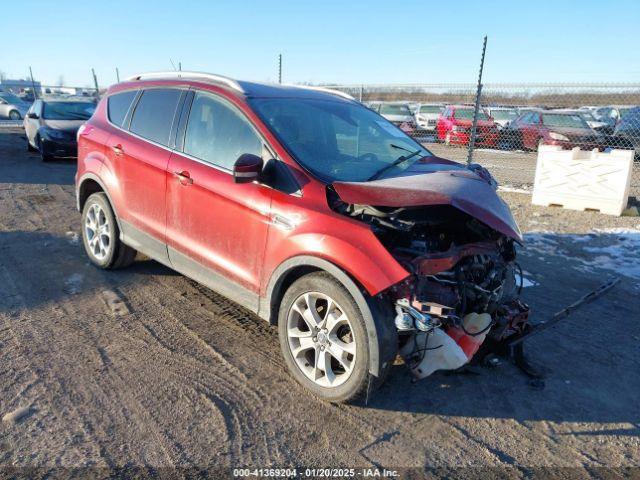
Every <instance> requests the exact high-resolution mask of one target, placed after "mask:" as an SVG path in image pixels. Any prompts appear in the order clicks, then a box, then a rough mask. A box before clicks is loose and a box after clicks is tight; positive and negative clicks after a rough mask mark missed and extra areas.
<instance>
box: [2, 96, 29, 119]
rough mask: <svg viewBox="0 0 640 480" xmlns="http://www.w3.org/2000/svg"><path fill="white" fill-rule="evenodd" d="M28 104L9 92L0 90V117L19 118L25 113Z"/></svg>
mask: <svg viewBox="0 0 640 480" xmlns="http://www.w3.org/2000/svg"><path fill="white" fill-rule="evenodd" d="M27 110H29V104H28V103H26V102H24V101H23V100H22V99H21V98H20V97H18V96H17V95H14V94H13V93H10V92H4V91H2V92H0V118H8V119H10V120H21V119H23V118H24V116H25V115H26V114H27Z"/></svg>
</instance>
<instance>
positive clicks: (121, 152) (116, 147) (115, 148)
mask: <svg viewBox="0 0 640 480" xmlns="http://www.w3.org/2000/svg"><path fill="white" fill-rule="evenodd" d="M111 150H113V153H115V154H116V155H117V156H118V157H119V156H121V155H124V149H123V148H122V145H120V144H117V145H112V146H111Z"/></svg>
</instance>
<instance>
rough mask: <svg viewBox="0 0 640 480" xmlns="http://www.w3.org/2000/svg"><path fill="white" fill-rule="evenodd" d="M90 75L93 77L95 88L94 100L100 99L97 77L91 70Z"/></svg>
mask: <svg viewBox="0 0 640 480" xmlns="http://www.w3.org/2000/svg"><path fill="white" fill-rule="evenodd" d="M91 75H93V84H94V85H95V87H96V98H99V97H100V89H99V88H98V77H96V71H95V70H94V69H93V68H92V69H91Z"/></svg>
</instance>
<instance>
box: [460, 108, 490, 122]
mask: <svg viewBox="0 0 640 480" xmlns="http://www.w3.org/2000/svg"><path fill="white" fill-rule="evenodd" d="M454 117H455V118H458V119H461V120H473V108H456V112H455V115H454ZM488 119H489V117H487V114H486V113H484V111H482V110H478V120H488Z"/></svg>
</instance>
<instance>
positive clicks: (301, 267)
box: [76, 72, 524, 402]
mask: <svg viewBox="0 0 640 480" xmlns="http://www.w3.org/2000/svg"><path fill="white" fill-rule="evenodd" d="M76 191H77V206H78V209H79V210H80V211H81V212H82V235H83V243H84V247H85V250H86V252H87V254H88V256H89V258H90V260H91V262H93V263H94V264H95V265H97V266H98V267H101V268H104V269H115V268H120V267H125V266H127V265H129V264H131V263H132V262H133V261H134V258H135V256H136V252H142V253H143V254H145V255H147V256H150V257H151V258H153V259H155V260H157V261H159V262H160V263H163V264H164V265H167V266H169V267H170V268H173V269H175V270H177V271H178V272H180V273H182V274H184V275H186V276H188V277H191V278H193V279H195V280H196V281H198V282H200V283H202V284H204V285H207V286H208V287H210V288H212V289H214V290H216V291H218V292H220V293H222V294H224V295H226V296H227V297H228V298H230V299H232V300H234V301H236V302H238V303H240V304H242V305H244V306H245V307H246V308H248V309H250V310H252V311H254V312H256V313H257V314H258V315H259V316H261V317H262V318H264V319H265V320H268V321H269V322H271V323H272V324H274V325H276V324H277V326H278V329H279V337H280V343H281V347H282V352H283V355H284V358H285V360H286V363H287V365H288V367H289V369H290V370H291V373H292V375H293V376H294V377H295V378H296V379H297V380H298V381H299V382H300V383H301V384H303V385H304V386H305V387H307V388H308V389H310V390H311V391H312V392H314V393H315V394H317V395H318V396H320V397H322V398H324V399H326V400H329V401H334V402H339V401H348V400H352V399H354V398H356V397H358V396H360V395H361V394H363V393H365V392H368V391H369V389H370V388H372V387H373V386H375V385H377V384H379V383H380V381H381V379H382V378H383V376H384V373H385V372H386V371H387V370H388V368H389V366H390V365H391V364H392V362H393V361H394V359H395V358H396V356H397V354H398V352H399V351H400V350H401V349H404V350H402V352H403V356H404V358H405V361H406V362H407V363H408V364H409V365H410V366H411V367H412V368H413V369H414V373H416V375H417V376H425V372H426V371H427V370H429V371H432V370H434V369H442V368H457V367H458V366H460V365H461V364H463V363H466V362H467V361H468V359H469V358H471V356H470V355H473V353H471V354H470V355H469V354H468V352H470V351H471V350H469V349H468V348H467V347H468V345H466V346H465V344H464V341H465V339H466V340H467V343H468V341H469V340H471V339H472V337H471V336H467V335H466V334H465V333H462V334H461V332H463V331H462V330H460V329H461V328H466V331H467V332H469V333H471V332H470V331H469V328H471V327H470V325H471V323H473V324H474V325H476V324H478V319H477V318H476V317H473V319H475V320H474V321H473V322H471V323H469V318H470V317H469V315H478V314H482V315H486V316H485V317H482V319H484V320H486V319H487V318H489V319H491V324H490V325H487V326H486V327H485V330H484V331H483V332H482V335H481V336H473V342H472V343H474V342H475V343H479V342H478V340H479V339H481V338H482V339H483V338H484V335H486V334H487V331H488V330H489V328H491V330H492V331H494V329H495V331H498V329H500V328H503V327H504V328H506V326H508V325H510V323H509V322H510V321H511V320H512V317H513V315H514V314H515V313H514V312H516V311H517V310H518V308H521V307H519V306H518V305H521V304H519V303H518V301H517V298H516V297H517V288H516V285H515V276H514V271H515V270H514V265H515V264H514V258H515V249H514V242H517V241H520V240H521V236H520V232H519V231H518V227H517V226H516V224H515V222H514V220H513V218H512V216H511V213H510V211H509V209H508V207H507V206H506V205H505V203H504V202H503V201H502V200H501V199H500V198H499V197H498V195H497V194H496V191H495V182H494V181H493V180H492V178H491V176H490V175H489V174H488V172H486V170H484V169H482V168H480V167H472V168H467V167H465V166H463V165H460V164H457V163H454V162H451V161H448V160H444V159H440V158H437V157H435V156H433V155H432V154H431V153H430V152H429V151H428V150H426V149H425V148H424V147H423V146H422V145H420V144H418V143H416V142H415V141H414V140H413V139H411V138H410V137H408V136H407V135H406V134H405V133H403V132H402V131H401V130H400V129H398V128H397V127H396V126H394V125H393V124H392V123H390V122H388V121H387V120H385V119H384V118H382V117H381V116H380V115H378V114H377V113H375V112H372V111H371V110H369V109H367V108H365V107H364V106H362V105H361V104H359V103H358V102H356V101H354V100H353V99H351V98H350V97H348V96H346V95H343V94H340V93H339V92H333V91H329V90H323V89H318V88H306V87H304V88H302V87H294V86H280V85H263V84H258V83H250V82H241V81H236V80H232V79H229V78H227V77H221V76H217V75H209V74H201V73H187V72H174V73H161V74H146V75H139V76H136V77H133V78H131V79H129V80H127V81H126V82H123V83H120V84H117V85H115V86H112V87H111V88H110V89H109V91H108V92H107V94H106V95H105V97H104V98H103V99H102V100H101V102H100V103H99V105H98V107H97V109H96V112H95V113H94V115H93V116H92V117H91V119H90V120H89V121H88V122H87V123H86V124H85V125H84V126H83V127H82V128H81V129H80V131H79V132H78V172H77V175H76ZM522 308H524V307H522ZM521 313H522V312H519V314H521ZM484 320H483V321H484ZM465 322H466V323H465ZM480 323H482V321H480ZM465 325H466V327H465ZM496 325H499V327H498V326H496ZM494 326H496V327H495V328H494ZM500 331H502V330H500ZM441 337H445V341H443V342H444V343H446V345H445V347H444V348H439V349H435V350H433V349H432V348H431V347H427V345H430V344H431V343H430V342H433V341H434V340H433V339H434V338H438V339H439V338H441ZM454 338H455V340H454ZM444 343H443V345H444ZM432 352H435V353H433V354H432ZM436 356H437V358H436ZM441 357H442V358H441ZM443 359H444V360H443ZM425 362H427V363H428V365H427V366H428V369H427V370H425V369H424V367H425ZM418 370H420V371H418Z"/></svg>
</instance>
